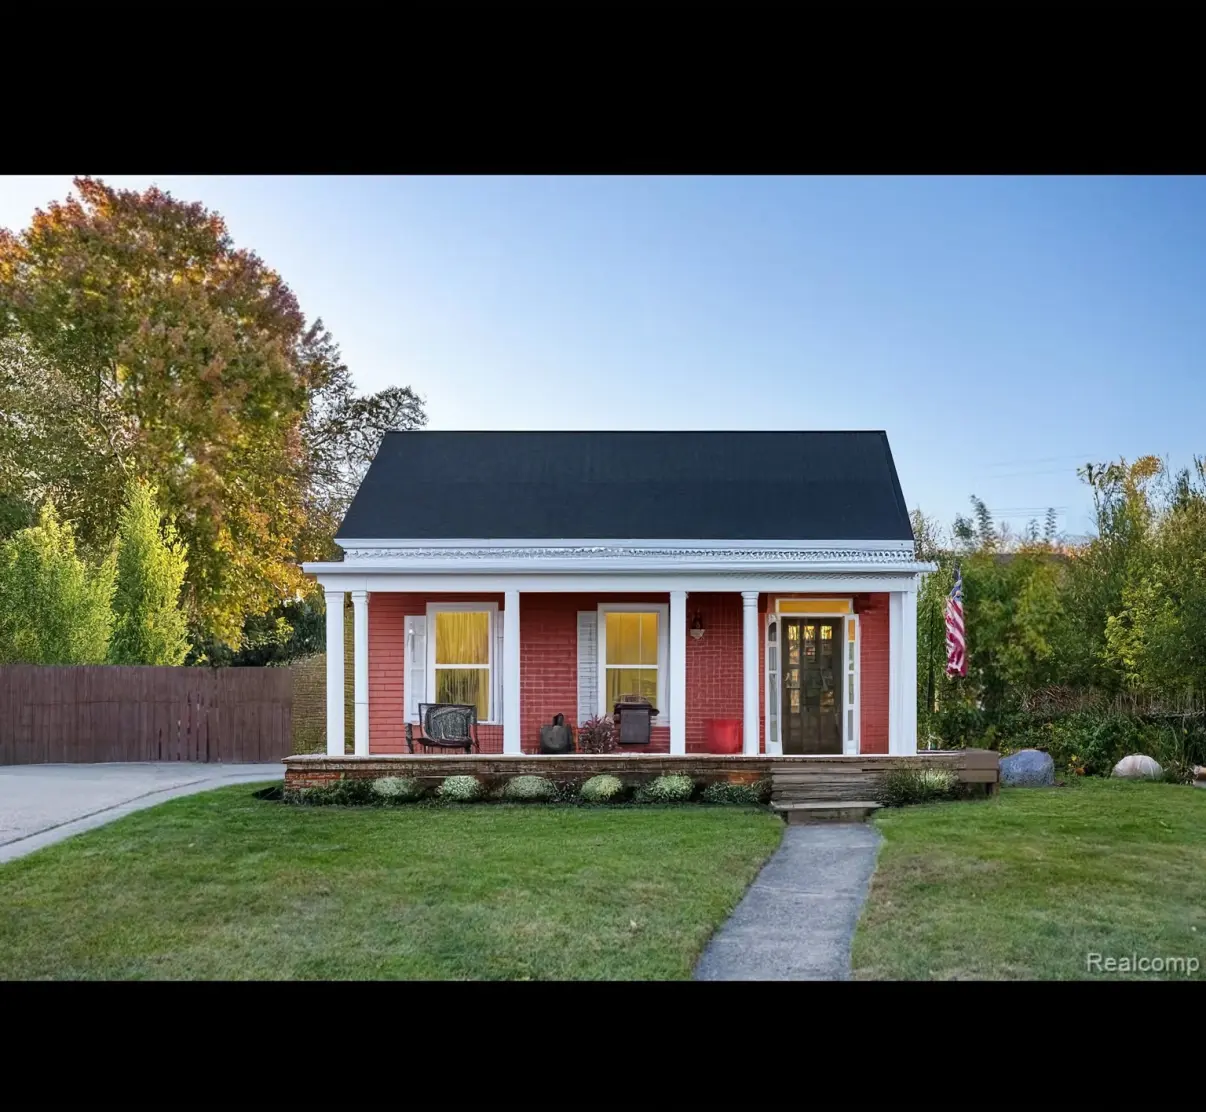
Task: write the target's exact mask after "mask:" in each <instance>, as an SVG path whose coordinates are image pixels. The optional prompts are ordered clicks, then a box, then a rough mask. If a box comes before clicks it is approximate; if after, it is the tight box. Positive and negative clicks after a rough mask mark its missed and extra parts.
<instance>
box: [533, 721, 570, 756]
mask: <svg viewBox="0 0 1206 1112" xmlns="http://www.w3.org/2000/svg"><path fill="white" fill-rule="evenodd" d="M540 751H541V752H542V753H572V752H573V751H574V731H573V729H572V728H571V727H569V726H567V725H566V724H565V715H564V714H555V715H554V716H553V724H552V725H551V726H541V727H540Z"/></svg>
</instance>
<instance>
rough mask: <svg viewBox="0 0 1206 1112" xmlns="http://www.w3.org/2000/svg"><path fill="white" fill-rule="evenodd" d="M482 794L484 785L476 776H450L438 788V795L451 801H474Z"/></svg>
mask: <svg viewBox="0 0 1206 1112" xmlns="http://www.w3.org/2000/svg"><path fill="white" fill-rule="evenodd" d="M481 794H482V785H481V782H480V781H479V780H478V779H477V777H476V776H449V777H447V778H446V779H445V780H444V782H443V783H442V784H441V785H440V786H439V787H438V788H437V789H436V795H438V796H439V797H440V798H441V799H444V800H447V801H448V802H450V803H472V802H473V801H474V800H475V799H479V798H480V797H481Z"/></svg>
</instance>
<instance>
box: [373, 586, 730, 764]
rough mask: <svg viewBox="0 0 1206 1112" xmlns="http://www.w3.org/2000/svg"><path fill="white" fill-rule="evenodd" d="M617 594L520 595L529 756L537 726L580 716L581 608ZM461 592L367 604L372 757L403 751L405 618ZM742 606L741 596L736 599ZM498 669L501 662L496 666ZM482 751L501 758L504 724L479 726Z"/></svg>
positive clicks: (666, 740) (490, 597) (663, 745)
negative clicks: (557, 718)
mask: <svg viewBox="0 0 1206 1112" xmlns="http://www.w3.org/2000/svg"><path fill="white" fill-rule="evenodd" d="M619 597H620V596H617V595H606V596H604V595H597V594H589V595H585V594H584V595H572V594H523V595H520V611H519V644H520V649H519V689H520V704H519V705H520V710H519V715H520V732H521V744H522V746H523V751H524V752H525V753H537V752H539V751H540V727H541V726H543V725H546V724H548V723H549V722H551V721H552V720H553V715H555V714H564V715H565V718H566V721H567V722H572V723H575V724H576V719H577V717H578V611H579V610H594V609H595V607H597V606H598V604H599V603H600V602H601V601H605V600H606V599H619ZM468 598H469V596H467V595H456V594H431V595H417V594H410V595H403V594H381V593H376V594H374V595H373V596H372V598H371V600H370V601H369V746H370V750H371V752H373V753H405V752H406V751H407V750H406V733H405V707H406V700H405V695H404V687H405V682H406V676H405V671H406V669H405V663H406V661H405V651H406V645H405V636H406V632H405V619H406V615H407V614H424V613H426V611H427V603H428V602H455V601H466V600H468ZM623 599H624V601H626V602H663V603H668V602H669V596H668V595H664V594H662V595H658V594H632V595H625V596H623ZM473 600H474V601H480V602H497V603H498V607H499V615H500V617H499V620H500V621H501V620H502V619H501V614H502V610H503V595H501V594H486V595H474V596H473ZM738 600H739V601H740V596H738ZM497 666H498V667H501V666H502V662H501V661H499V662H497ZM478 738H479V740H480V741H481V747H482V752H483V753H501V752H502V751H503V745H502V726H501V725H484V726H479V727H478ZM669 751H670V730H669V728H668V727H665V726H660V727H658V726H655V727H654V729H653V735H652V741H651V743H650V745H649V746H647V747H645V746H641V747H638V748H637V749H636V750H635V752H640V753H646V752H648V753H659V752H660V753H667V752H669Z"/></svg>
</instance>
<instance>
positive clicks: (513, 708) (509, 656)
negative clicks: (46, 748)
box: [502, 591, 523, 753]
mask: <svg viewBox="0 0 1206 1112" xmlns="http://www.w3.org/2000/svg"><path fill="white" fill-rule="evenodd" d="M502 669H503V752H504V753H522V752H523V745H522V739H521V738H520V736H519V592H518V591H507V592H506V593H505V594H504V595H503V659H502Z"/></svg>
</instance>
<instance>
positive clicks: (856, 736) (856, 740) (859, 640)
mask: <svg viewBox="0 0 1206 1112" xmlns="http://www.w3.org/2000/svg"><path fill="white" fill-rule="evenodd" d="M797 601H798V599H793V598H791V597H790V596H786V597H783V598H778V599H775V609H774V612H773V614H768V615H767V622H766V625H765V626H764V628H763V631H762V636H763V640H764V642H765V641H766V639H767V638H768V637H769V635H770V622H771V619H772V618H773V619H774V620H775V621H776V622H777V623H778V625H777V628H776V631H775V637H776V641H777V642H778V645H779V653H778V663H779V683H780V685H781V684H782V682H783V619H784V618H815V619H825V618H829V619H833V618H840V619H841V620H842V638H841V641H842V672H841V674H842V684H841V692H842V719H841V721H842V756H844V757H857V756H858V755H859V753H860V747H861V745H862V738H861V734H862V729H861V721H860V719H861V718H862V706H861V699H862V680H863V677H862V656H863V626H862V622H861V621H859V616H858V614H856V613H855V611H854V599H853V598H851V597H850V596H849V595H835V596H834V598H833V601H834V602H848V603H850V610H849V612H847V613H845V614H835V613H833V612H832V611H823V610H816V611H800V610H792V611H790V612H784V611H781V610H780V609H779V604H780V603H781V602H789V603H790V602H797ZM850 621H853V622H854V640H853V641H851V640H850V639H849V629H848V628H847V625H846V623H847V622H850ZM767 646H768V651H767V653H766V667H765V668H764V669H763V674H762V682H763V685H764V686H765V688H766V730H767V734H768V735H769V733H770V700H771V690H770V652H769V642H767ZM850 677H853V679H854V698H853V699H851V698H850V697H849V695H850V692H849V686H848V685H849V683H850ZM780 697H782V696H781V689H780ZM851 711H853V712H854V713H853V716H852V715H851V713H850V712H851ZM852 720H853V729H852V728H851V721H852ZM775 724H776V726H777V733H778V736H777V737H775V738H771V737H769V736H768V737H767V739H766V751H767V752H768V753H774V754H776V755H778V754H781V753H782V752H783V733H782V731H783V708H782V706H780V707H779V712H778V714H777V715H776V716H775ZM772 745H773V749H772Z"/></svg>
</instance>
